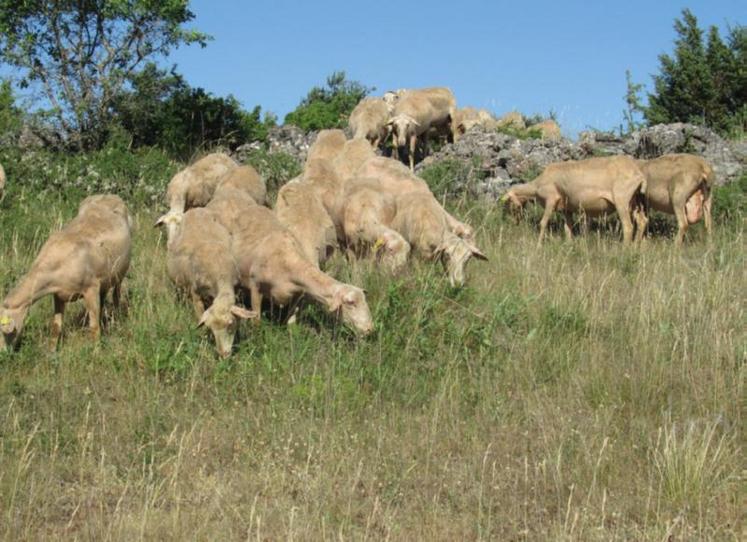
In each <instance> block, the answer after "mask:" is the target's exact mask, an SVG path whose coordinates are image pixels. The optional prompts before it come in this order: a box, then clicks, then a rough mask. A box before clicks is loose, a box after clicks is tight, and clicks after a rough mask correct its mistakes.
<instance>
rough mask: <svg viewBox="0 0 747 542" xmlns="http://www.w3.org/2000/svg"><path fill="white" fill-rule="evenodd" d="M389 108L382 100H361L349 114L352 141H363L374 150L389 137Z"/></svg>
mask: <svg viewBox="0 0 747 542" xmlns="http://www.w3.org/2000/svg"><path fill="white" fill-rule="evenodd" d="M388 122H389V106H388V105H387V103H386V102H385V101H384V99H383V98H363V99H362V100H361V101H360V102H358V105H356V106H355V109H353V112H352V113H350V120H349V121H348V124H349V125H350V128H351V130H352V131H353V139H365V140H367V141H368V142H369V143H370V144H371V146H372V147H373V148H374V149H378V148H379V145H380V144H381V143H383V142H384V141H386V139H387V137H388V136H389V129H388V126H387V123H388Z"/></svg>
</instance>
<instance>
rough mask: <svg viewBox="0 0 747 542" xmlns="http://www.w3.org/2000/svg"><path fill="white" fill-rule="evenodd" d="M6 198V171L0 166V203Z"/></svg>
mask: <svg viewBox="0 0 747 542" xmlns="http://www.w3.org/2000/svg"><path fill="white" fill-rule="evenodd" d="M4 196H5V170H4V169H3V166H2V165H0V201H2V199H3V197H4Z"/></svg>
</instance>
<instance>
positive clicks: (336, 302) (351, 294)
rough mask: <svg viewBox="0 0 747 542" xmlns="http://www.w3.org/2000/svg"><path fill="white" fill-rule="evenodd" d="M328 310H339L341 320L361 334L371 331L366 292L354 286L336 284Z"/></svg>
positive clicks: (371, 321) (371, 325)
mask: <svg viewBox="0 0 747 542" xmlns="http://www.w3.org/2000/svg"><path fill="white" fill-rule="evenodd" d="M329 310H330V312H337V311H339V313H340V316H341V317H342V321H343V322H344V323H345V324H346V325H348V326H350V327H351V328H353V329H354V330H355V331H356V332H358V333H359V334H361V335H368V334H369V333H371V331H373V320H372V319H371V311H370V310H369V308H368V303H367V302H366V294H365V292H364V291H363V290H361V289H360V288H358V287H356V286H351V285H349V284H338V285H337V287H336V288H335V291H334V294H333V296H332V301H331V303H330V304H329Z"/></svg>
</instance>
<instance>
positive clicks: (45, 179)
mask: <svg viewBox="0 0 747 542" xmlns="http://www.w3.org/2000/svg"><path fill="white" fill-rule="evenodd" d="M129 143H130V138H129V136H128V135H127V134H126V133H124V132H122V131H117V132H116V133H115V136H114V137H110V140H109V142H108V143H107V144H106V146H104V147H103V148H102V149H100V150H98V151H92V152H88V153H76V154H70V153H64V152H55V151H49V150H34V151H28V150H24V151H21V150H20V149H18V148H15V147H7V148H4V149H0V163H2V164H3V166H4V167H5V171H6V173H7V176H8V185H7V187H8V190H9V191H16V190H24V189H26V190H31V191H33V192H38V191H42V192H46V191H56V192H59V193H62V194H64V196H65V197H66V198H71V199H79V198H80V197H83V196H85V195H87V194H95V193H103V192H107V193H114V194H118V195H120V196H122V197H123V198H125V199H126V200H127V201H128V202H129V203H142V204H154V203H156V202H157V201H160V200H161V198H162V197H163V194H164V191H165V189H166V185H167V184H168V182H169V180H170V179H171V177H172V176H173V175H174V173H176V171H177V170H178V169H179V167H180V165H179V164H178V163H176V162H174V161H173V160H171V159H170V158H169V157H168V155H166V154H165V153H164V152H163V151H161V150H159V149H155V148H152V147H144V148H140V149H136V150H134V151H133V150H131V149H130V148H129Z"/></svg>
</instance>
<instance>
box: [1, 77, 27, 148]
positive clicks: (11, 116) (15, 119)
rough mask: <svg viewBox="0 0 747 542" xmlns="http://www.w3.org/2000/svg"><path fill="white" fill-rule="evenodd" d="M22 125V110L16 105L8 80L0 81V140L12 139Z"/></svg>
mask: <svg viewBox="0 0 747 542" xmlns="http://www.w3.org/2000/svg"><path fill="white" fill-rule="evenodd" d="M22 125H23V112H22V111H21V110H20V109H19V108H18V107H17V106H16V100H15V96H13V88H12V86H11V84H10V82H9V81H0V141H4V142H6V141H8V139H10V140H13V139H14V138H15V137H16V136H17V135H18V133H19V132H20V130H21V127H22Z"/></svg>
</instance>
